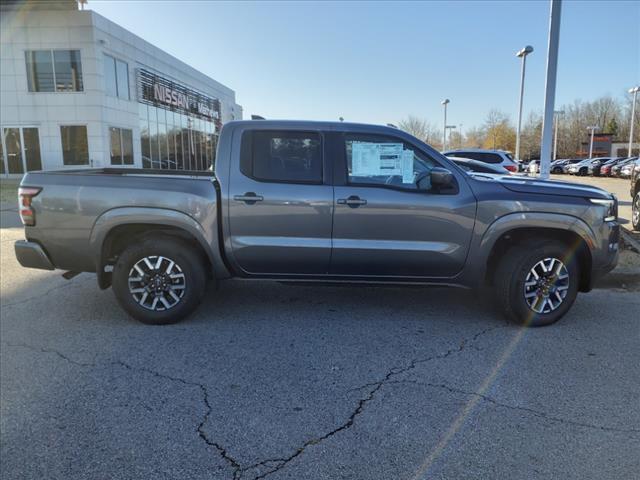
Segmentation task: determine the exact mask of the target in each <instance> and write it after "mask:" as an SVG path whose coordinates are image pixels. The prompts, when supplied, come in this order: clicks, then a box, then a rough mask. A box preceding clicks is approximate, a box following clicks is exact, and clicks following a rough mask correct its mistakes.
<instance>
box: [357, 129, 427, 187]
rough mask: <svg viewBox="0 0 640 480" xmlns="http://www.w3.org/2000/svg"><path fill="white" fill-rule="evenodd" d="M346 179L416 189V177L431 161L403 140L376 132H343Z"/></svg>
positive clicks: (367, 183)
mask: <svg viewBox="0 0 640 480" xmlns="http://www.w3.org/2000/svg"><path fill="white" fill-rule="evenodd" d="M345 151H346V158H347V173H348V182H349V183H350V184H354V185H358V184H365V185H380V186H390V187H396V188H404V189H407V190H417V189H418V186H417V183H416V180H417V179H418V178H421V177H423V176H424V175H425V174H428V173H429V172H430V171H431V169H432V168H433V167H435V166H436V164H435V162H434V161H433V160H431V159H430V158H427V157H426V156H425V155H424V154H423V153H422V152H419V151H418V150H416V149H415V148H414V147H413V146H412V145H410V144H408V143H406V142H404V141H403V140H400V139H397V138H393V137H385V136H380V135H366V134H347V135H345Z"/></svg>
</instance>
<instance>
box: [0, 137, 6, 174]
mask: <svg viewBox="0 0 640 480" xmlns="http://www.w3.org/2000/svg"><path fill="white" fill-rule="evenodd" d="M5 171H6V170H5V168H4V147H3V146H2V141H0V174H3V175H4V173H5Z"/></svg>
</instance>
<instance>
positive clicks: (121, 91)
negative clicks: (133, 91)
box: [116, 60, 130, 100]
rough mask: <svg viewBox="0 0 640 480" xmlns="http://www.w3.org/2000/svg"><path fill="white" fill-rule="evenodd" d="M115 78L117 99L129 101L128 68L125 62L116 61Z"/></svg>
mask: <svg viewBox="0 0 640 480" xmlns="http://www.w3.org/2000/svg"><path fill="white" fill-rule="evenodd" d="M116 76H117V77H118V97H120V98H122V99H124V100H129V98H130V97H129V67H128V66H127V64H126V62H123V61H122V60H116Z"/></svg>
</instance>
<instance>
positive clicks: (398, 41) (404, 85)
mask: <svg viewBox="0 0 640 480" xmlns="http://www.w3.org/2000/svg"><path fill="white" fill-rule="evenodd" d="M87 8H89V9H92V10H94V11H96V12H97V13H99V14H101V15H103V16H104V17H106V18H108V19H110V20H112V21H114V22H116V23H118V24H120V25H121V26H123V27H125V28H127V29H128V30H130V31H132V32H133V33H135V34H136V35H138V36H140V37H142V38H143V39H145V40H147V41H149V42H151V43H152V44H154V45H156V46H158V47H159V48H161V49H163V50H165V51H167V52H168V53H170V54H172V55H174V56H175V57H177V58H179V59H180V60H182V61H184V62H186V63H187V64H189V65H191V66H193V67H194V68H196V69H198V70H200V71H201V72H203V73H205V74H207V75H208V76H210V77H212V78H214V79H215V80H217V81H219V82H221V83H223V84H224V85H226V86H228V87H229V88H231V89H233V90H234V91H235V92H236V101H237V102H238V103H239V104H240V105H242V106H243V109H244V118H249V117H250V115H251V114H258V115H262V116H264V117H266V118H289V119H310V120H337V119H338V118H339V117H344V119H345V120H346V121H354V122H365V123H378V124H385V123H394V124H395V123H397V122H399V121H400V120H402V119H403V118H406V117H407V116H408V115H415V116H418V117H421V118H424V119H426V120H428V121H430V122H432V123H434V124H435V125H436V126H440V125H441V123H442V106H441V104H440V102H441V101H442V99H443V98H449V99H450V100H451V103H450V104H449V106H448V121H447V123H448V124H454V125H460V124H462V125H463V128H470V127H472V126H480V125H481V124H482V122H483V121H484V118H485V117H486V115H487V113H488V112H489V110H491V109H494V108H495V109H499V110H501V111H503V112H505V113H507V114H508V115H510V117H511V119H512V120H513V121H515V120H516V116H517V108H518V95H519V86H520V65H521V64H520V62H521V61H520V59H519V58H517V57H516V56H515V52H516V51H518V50H519V49H521V48H522V47H524V46H525V45H532V46H533V47H534V52H533V53H532V54H531V55H529V56H528V57H527V69H526V83H525V96H524V114H523V117H524V118H526V115H527V114H528V112H530V111H538V112H542V109H543V102H544V84H545V72H546V51H547V41H548V32H549V2H548V1H544V0H539V1H519V2H518V1H451V2H438V1H429V2H366V1H359V2H294V1H288V2H256V3H253V2H213V1H206V0H201V1H188V0H185V1H173V0H164V1H159V2H155V1H151V0H144V1H129V0H120V1H113V0H111V1H99V0H89V2H88V5H87ZM639 83H640V2H638V1H604V0H602V1H598V0H592V1H576V0H573V1H572V0H564V1H563V5H562V16H561V27H560V52H559V60H558V77H557V90H556V107H558V106H560V105H562V104H565V103H571V102H573V101H574V100H576V99H581V100H585V101H588V100H593V99H595V98H597V97H600V96H602V95H612V96H614V97H618V98H622V97H624V96H625V95H627V93H626V92H627V90H628V89H629V88H630V87H632V86H634V85H638V84H639Z"/></svg>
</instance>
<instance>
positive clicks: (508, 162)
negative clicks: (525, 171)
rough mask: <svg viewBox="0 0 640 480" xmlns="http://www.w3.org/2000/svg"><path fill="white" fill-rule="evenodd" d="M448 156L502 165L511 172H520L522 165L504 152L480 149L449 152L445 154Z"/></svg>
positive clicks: (462, 149) (461, 149)
mask: <svg viewBox="0 0 640 480" xmlns="http://www.w3.org/2000/svg"><path fill="white" fill-rule="evenodd" d="M443 154H444V155H446V156H448V157H449V156H452V157H462V158H470V159H471V160H478V161H480V162H485V163H491V164H493V165H500V166H502V167H504V168H506V169H507V170H509V171H510V172H517V171H519V170H520V165H519V163H518V162H516V161H515V160H514V159H513V157H512V156H511V154H510V153H509V152H505V151H504V150H483V149H480V148H460V149H457V150H448V151H446V152H443Z"/></svg>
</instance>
